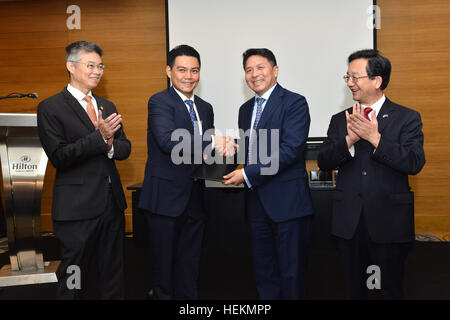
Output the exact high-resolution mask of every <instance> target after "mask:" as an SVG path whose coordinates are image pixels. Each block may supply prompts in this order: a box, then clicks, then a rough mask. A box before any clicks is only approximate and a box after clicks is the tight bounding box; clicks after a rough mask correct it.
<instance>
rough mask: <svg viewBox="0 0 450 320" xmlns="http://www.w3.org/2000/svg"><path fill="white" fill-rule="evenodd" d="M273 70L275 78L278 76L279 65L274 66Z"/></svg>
mask: <svg viewBox="0 0 450 320" xmlns="http://www.w3.org/2000/svg"><path fill="white" fill-rule="evenodd" d="M273 72H274V74H275V78H278V66H275V67H273Z"/></svg>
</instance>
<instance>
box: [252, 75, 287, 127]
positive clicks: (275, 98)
mask: <svg viewBox="0 0 450 320" xmlns="http://www.w3.org/2000/svg"><path fill="white" fill-rule="evenodd" d="M282 89H283V88H282V87H281V86H280V85H279V84H277V85H276V87H275V89H274V90H273V92H272V94H271V95H270V97H269V100H267V103H266V106H265V107H264V111H263V112H262V114H261V119H260V120H259V123H258V127H257V128H256V129H259V128H264V127H265V125H266V123H267V121H268V120H269V119H270V117H271V115H272V113H273V112H274V111H275V110H276V109H277V107H278V106H279V105H280V103H281V97H282V96H283V90H282Z"/></svg>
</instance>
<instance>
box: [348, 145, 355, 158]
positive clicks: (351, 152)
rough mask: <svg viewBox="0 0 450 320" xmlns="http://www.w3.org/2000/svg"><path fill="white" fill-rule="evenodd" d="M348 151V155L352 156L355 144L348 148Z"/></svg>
mask: <svg viewBox="0 0 450 320" xmlns="http://www.w3.org/2000/svg"><path fill="white" fill-rule="evenodd" d="M348 152H350V155H351V156H352V157H354V156H355V146H354V145H352V146H351V147H350V148H348Z"/></svg>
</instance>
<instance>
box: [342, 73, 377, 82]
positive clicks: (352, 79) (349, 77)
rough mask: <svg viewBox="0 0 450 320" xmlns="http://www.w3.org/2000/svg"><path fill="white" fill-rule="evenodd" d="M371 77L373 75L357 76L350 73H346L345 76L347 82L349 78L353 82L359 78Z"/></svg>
mask: <svg viewBox="0 0 450 320" xmlns="http://www.w3.org/2000/svg"><path fill="white" fill-rule="evenodd" d="M370 77H371V76H362V77H355V76H350V75H348V74H346V75H345V76H343V78H344V81H345V82H348V80H351V81H352V82H356V81H358V80H359V79H362V78H370Z"/></svg>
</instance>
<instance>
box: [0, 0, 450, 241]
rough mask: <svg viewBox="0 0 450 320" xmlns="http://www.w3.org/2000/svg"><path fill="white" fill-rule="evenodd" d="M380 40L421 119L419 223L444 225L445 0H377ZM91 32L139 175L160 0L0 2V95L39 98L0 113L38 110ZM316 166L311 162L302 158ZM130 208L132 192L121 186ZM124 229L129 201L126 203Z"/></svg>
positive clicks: (447, 150)
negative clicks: (70, 53) (71, 52)
mask: <svg viewBox="0 0 450 320" xmlns="http://www.w3.org/2000/svg"><path fill="white" fill-rule="evenodd" d="M377 3H378V5H379V7H380V8H381V29H380V30H378V33H377V35H378V36H377V40H378V47H379V49H380V50H381V51H382V52H383V53H385V54H386V56H387V57H389V58H390V60H391V62H392V64H393V72H392V78H391V83H390V85H389V88H388V90H387V91H386V94H387V96H389V98H391V99H392V100H394V101H396V102H398V103H400V104H404V105H406V106H408V107H411V108H413V109H416V110H418V111H419V112H420V113H421V115H422V119H423V123H424V129H423V130H424V134H425V152H426V158H427V163H426V165H425V168H424V170H423V171H422V172H421V173H420V174H418V175H417V176H414V177H411V179H410V181H411V185H412V187H413V190H414V192H415V194H416V203H415V205H416V232H418V233H436V234H445V233H449V230H450V213H449V208H450V172H449V170H447V168H446V164H447V163H448V161H449V160H450V147H449V146H448V143H447V140H448V138H447V137H448V136H449V134H450V126H449V125H448V124H447V123H448V119H449V116H450V108H448V101H450V87H449V86H448V83H449V82H450V69H449V68H450V67H449V63H448V61H450V20H449V19H448V17H449V16H450V6H449V5H448V0H429V1H423V0H396V1H392V0H378V1H377ZM72 4H76V5H79V6H80V8H81V28H82V29H81V30H68V29H67V27H66V19H67V17H68V16H69V14H67V13H66V8H67V7H68V6H69V5H72ZM76 40H89V41H93V42H96V43H98V44H99V45H100V46H101V47H102V48H103V50H104V57H103V61H104V63H105V65H106V72H105V74H104V77H103V79H102V82H101V83H100V85H99V87H98V88H97V89H96V90H95V93H96V94H99V95H101V96H104V97H105V98H107V99H109V100H111V101H113V102H114V103H115V104H116V106H117V108H118V110H119V112H120V113H121V114H122V116H123V119H124V128H125V132H126V134H127V136H128V138H129V139H130V140H131V142H132V154H131V156H130V158H129V159H127V160H125V161H122V162H118V168H119V171H120V174H121V177H122V182H123V185H124V186H125V187H126V186H127V185H131V184H134V183H136V182H140V181H141V180H142V178H143V172H144V165H145V161H146V129H147V123H146V122H147V100H148V98H149V97H150V96H151V95H152V94H153V93H155V92H157V91H160V90H162V89H164V88H165V87H166V83H167V82H166V76H165V73H164V67H165V51H166V34H165V8H164V0H122V1H121V0H102V1H95V2H94V1H87V0H85V1H84V0H83V1H61V0H48V1H33V0H26V1H11V2H0V75H1V76H0V95H7V94H8V93H10V92H15V91H18V92H38V93H39V99H37V100H32V99H15V100H13V99H7V100H2V101H0V112H28V113H34V112H36V107H37V104H38V103H39V102H40V101H41V100H42V99H44V98H46V97H49V96H50V95H53V94H55V93H57V92H59V91H60V90H61V89H62V88H63V87H64V86H65V85H66V84H67V81H68V78H67V73H66V71H65V67H64V59H65V54H64V47H65V46H66V45H67V44H69V43H70V42H72V41H76ZM308 167H309V169H315V168H316V166H315V164H314V163H309V164H308ZM54 174H55V170H54V168H53V167H52V166H51V165H49V166H48V169H47V174H46V180H45V184H44V196H43V204H42V229H43V230H44V231H50V230H51V219H50V208H51V191H52V188H53V182H52V181H53V179H54ZM125 193H126V195H127V201H128V204H129V207H131V194H130V192H129V191H125ZM126 218H127V219H126V221H127V231H131V209H130V208H129V209H127V211H126Z"/></svg>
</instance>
